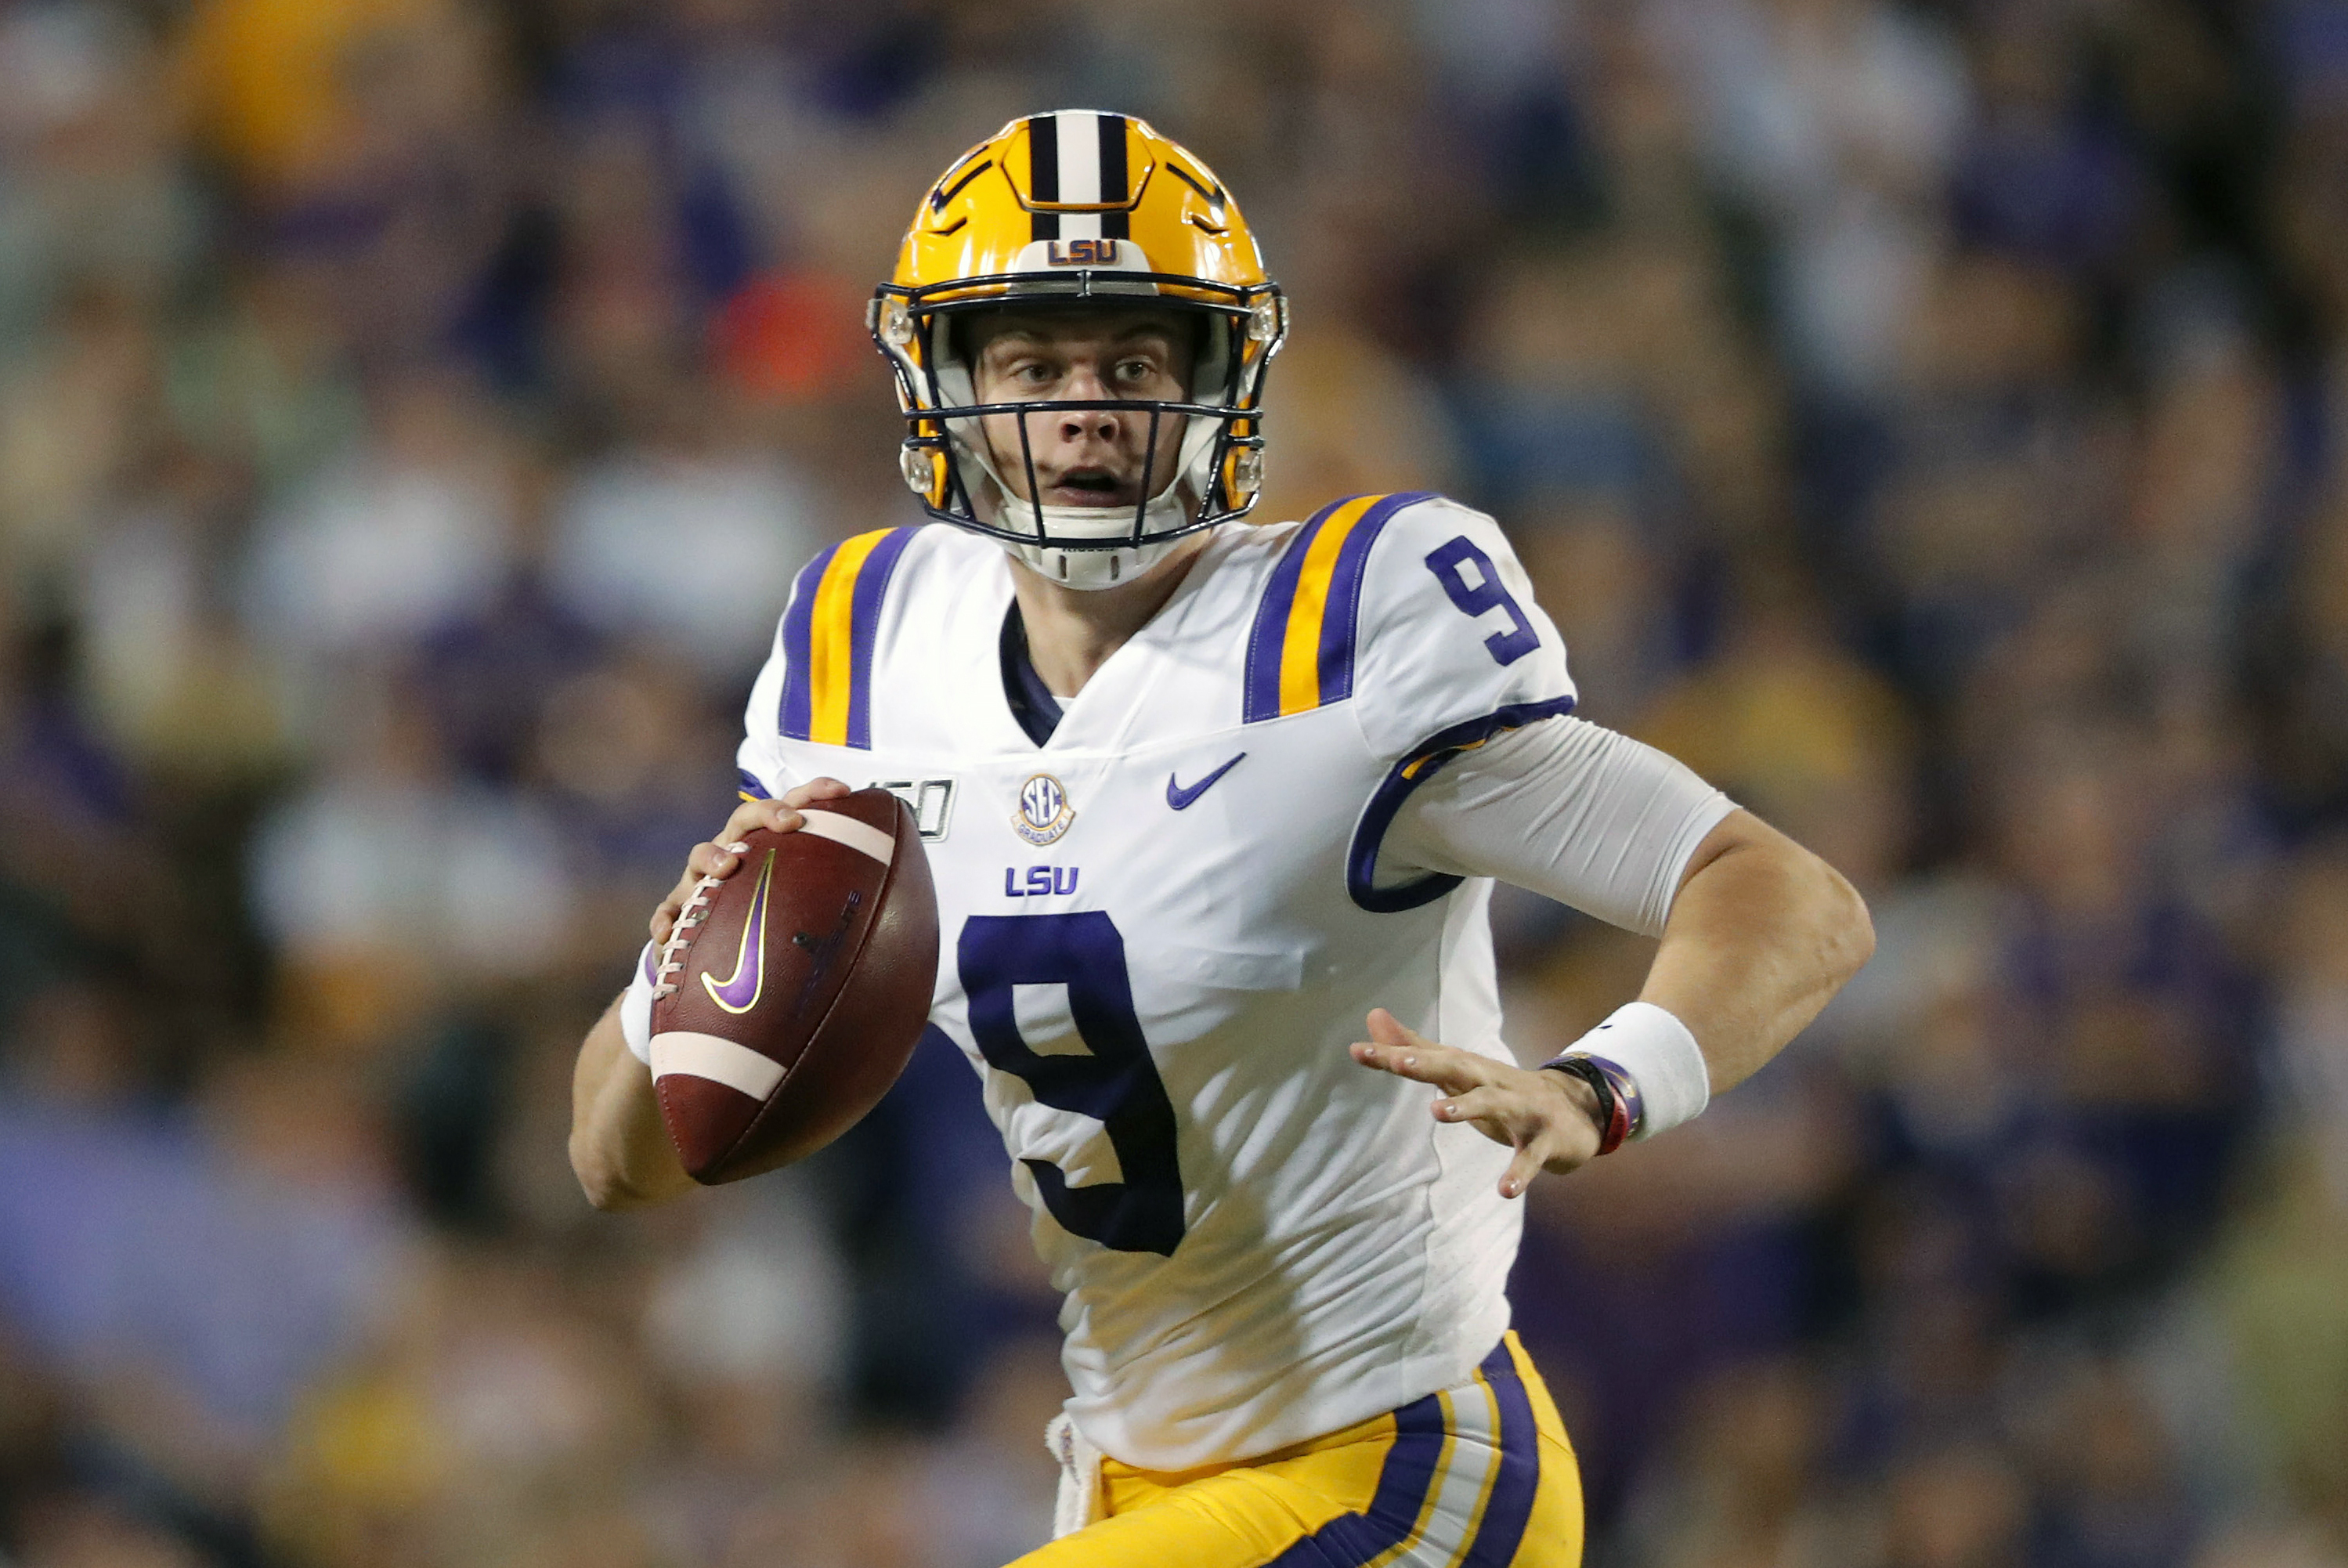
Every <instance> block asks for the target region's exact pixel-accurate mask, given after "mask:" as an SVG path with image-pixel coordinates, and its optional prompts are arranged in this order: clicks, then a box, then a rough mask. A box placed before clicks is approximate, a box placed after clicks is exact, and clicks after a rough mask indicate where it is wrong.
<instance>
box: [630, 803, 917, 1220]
mask: <svg viewBox="0 0 2348 1568" xmlns="http://www.w3.org/2000/svg"><path fill="white" fill-rule="evenodd" d="M800 814H801V815H802V816H803V817H804V818H805V819H806V821H807V825H806V826H805V827H803V828H801V829H799V830H798V831H796V832H789V833H774V832H768V831H767V830H765V829H759V830H756V831H754V832H752V833H750V834H749V835H748V837H747V840H746V842H747V843H748V845H749V851H748V853H747V854H745V855H744V856H743V857H742V863H741V865H740V866H739V867H738V868H737V869H736V871H735V872H734V874H733V875H732V876H730V877H728V878H726V880H725V881H724V882H713V881H711V880H710V879H708V878H706V877H705V878H703V879H702V882H701V884H700V886H699V887H698V888H696V889H695V892H694V893H693V895H692V897H691V898H690V899H689V900H688V901H687V903H686V905H685V913H684V917H683V920H682V921H681V923H680V924H679V927H678V931H677V934H676V935H675V936H674V937H672V938H671V939H670V942H669V944H668V946H667V947H666V948H664V950H663V953H662V957H661V962H662V965H663V974H662V980H663V985H662V987H661V989H659V990H657V991H655V992H654V1001H653V1053H652V1054H653V1082H654V1092H655V1093H656V1094H657V1095H658V1096H659V1099H660V1108H661V1119H662V1120H663V1121H664V1122H665V1123H666V1124H667V1126H668V1135H669V1139H670V1141H672V1142H674V1143H675V1145H676V1151H677V1156H678V1158H679V1159H680V1160H682V1161H684V1163H685V1171H687V1172H688V1173H689V1174H691V1176H692V1177H693V1179H694V1180H695V1181H703V1182H707V1183H710V1184H713V1185H714V1184H716V1183H717V1182H721V1181H740V1180H741V1179H742V1178H743V1177H745V1176H755V1175H757V1174H758V1173H759V1172H760V1171H772V1170H773V1169H775V1168H776V1167H777V1166H778V1165H787V1164H788V1163H790V1162H791V1161H794V1160H798V1159H803V1158H804V1157H806V1156H807V1155H808V1154H812V1153H813V1152H815V1150H819V1149H820V1148H822V1147H823V1146H824V1145H825V1144H827V1143H829V1142H830V1141H831V1140H833V1139H835V1138H837V1137H839V1135H840V1134H841V1133H843V1132H845V1131H847V1130H848V1129H849V1128H850V1127H851V1126H853V1125H854V1124H855V1123H856V1121H857V1120H858V1119H860V1118H861V1117H862V1116H863V1115H864V1113H865V1112H867V1111H869V1110H870V1109H872V1108H873V1106H875V1105H877V1104H878V1103H880V1097H881V1096H882V1095H884V1094H886V1093H887V1092H888V1091H889V1086H890V1085H891V1084H892V1083H895V1082H896V1081H897V1075H898V1074H899V1073H901V1072H902V1071H904V1068H905V1063H906V1061H907V1060H908V1059H909V1058H911V1056H912V1054H913V1047H914V1045H915V1044H916V1043H917V1042H919V1040H920V1039H921V1037H922V1026H923V1025H924V1024H925V1023H927V1021H928V1019H929V1016H930V993H931V990H932V986H934V985H935V984H936V982H937V973H938V904H937V895H936V893H935V892H934V891H933V890H932V887H931V885H930V862H929V858H928V856H927V854H926V853H925V852H924V851H923V850H922V836H921V830H920V829H919V828H918V827H916V826H915V824H914V820H913V813H912V810H911V808H909V807H907V806H906V805H905V803H904V802H903V801H901V800H900V799H897V798H896V797H895V796H894V795H891V794H890V793H889V792H888V791H887V790H886V789H860V790H858V791H857V792H856V793H854V794H852V795H844V796H842V797H840V798H839V799H836V800H822V801H819V802H817V803H816V804H814V805H811V806H809V807H808V808H807V809H806V810H803V811H802V812H801V813H800ZM672 966H674V967H672Z"/></svg>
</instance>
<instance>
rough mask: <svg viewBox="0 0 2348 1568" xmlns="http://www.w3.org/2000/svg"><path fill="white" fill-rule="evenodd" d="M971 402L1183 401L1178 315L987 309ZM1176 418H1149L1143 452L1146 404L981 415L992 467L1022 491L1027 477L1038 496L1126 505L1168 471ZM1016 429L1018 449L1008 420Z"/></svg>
mask: <svg viewBox="0 0 2348 1568" xmlns="http://www.w3.org/2000/svg"><path fill="white" fill-rule="evenodd" d="M973 373H974V379H975V381H976V383H977V390H978V398H979V401H980V402H982V403H1025V402H1057V401H1081V400H1085V399H1091V398H1103V399H1106V398H1129V399H1133V400H1136V401H1151V402H1169V403H1179V402H1185V401H1187V400H1188V399H1189V389H1190V339H1189V334H1188V333H1187V332H1186V331H1185V330H1184V329H1183V327H1182V325H1181V324H1180V323H1179V322H1178V321H1175V320H1171V319H1169V317H1168V316H1167V315H1164V314H1163V313H1160V312H1155V311H1114V312H1110V311H1103V312H1091V311H1082V312H1076V311H1072V312H1066V313H1060V314H1052V313H1045V312H1037V313H1035V314H1034V315H1004V316H1001V317H999V318H996V319H995V320H994V322H993V323H991V324H990V325H989V327H988V328H987V329H986V330H985V336H984V338H983V342H982V343H981V345H980V346H979V348H978V354H977V359H976V362H975V364H974V366H973ZM1187 423H1188V421H1187V420H1184V419H1182V418H1177V417H1168V418H1160V419H1159V421H1158V439H1157V444H1156V449H1155V450H1152V449H1151V447H1150V438H1149V435H1150V432H1149V426H1150V418H1149V415H1148V411H1147V410H1134V409H1125V408H1087V409H1060V410H1055V411H1050V412H1039V413H1035V414H991V415H989V416H987V417H986V419H985V431H986V439H987V444H988V445H989V446H990V447H991V448H992V449H993V456H994V471H995V472H997V473H999V474H1001V475H1002V476H1003V479H1004V483H1005V484H1007V485H1008V486H1009V487H1010V488H1011V490H1012V492H1013V493H1014V495H1016V496H1017V497H1018V498H1019V499H1020V500H1036V499H1038V498H1037V497H1035V496H1034V495H1032V494H1031V493H1030V492H1029V487H1028V480H1027V471H1028V463H1029V459H1031V458H1032V459H1033V462H1034V466H1035V485H1036V487H1037V488H1039V489H1040V490H1042V492H1043V494H1042V496H1041V500H1043V502H1044V504H1045V505H1046V506H1097V507H1118V506H1122V507H1132V506H1136V505H1138V504H1139V503H1140V502H1141V501H1142V500H1145V499H1146V498H1145V497H1144V496H1143V494H1142V481H1143V479H1144V477H1145V476H1144V470H1145V469H1147V470H1148V473H1147V478H1148V486H1149V490H1150V492H1151V493H1152V494H1155V493H1156V492H1158V491H1159V490H1164V489H1165V488H1166V486H1167V483H1168V481H1169V480H1171V479H1172V478H1173V477H1174V466H1175V461H1176V458H1177V456H1178V454H1179V449H1180V448H1181V444H1182V429H1183V427H1184V425H1186V424H1187ZM1022 424H1025V427H1026V451H1025V453H1023V452H1022V450H1021V441H1020V427H1021V425H1022Z"/></svg>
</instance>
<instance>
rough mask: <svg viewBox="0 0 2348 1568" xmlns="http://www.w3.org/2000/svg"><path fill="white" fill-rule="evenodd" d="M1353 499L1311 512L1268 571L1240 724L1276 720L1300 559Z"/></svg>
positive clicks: (1251, 642)
mask: <svg viewBox="0 0 2348 1568" xmlns="http://www.w3.org/2000/svg"><path fill="white" fill-rule="evenodd" d="M1349 500H1354V497H1352V496H1344V497H1342V498H1341V499H1339V500H1333V501H1331V502H1330V503H1329V504H1328V505H1327V506H1324V507H1323V508H1322V509H1321V510H1320V511H1316V512H1314V513H1313V516H1312V518H1311V520H1310V521H1307V522H1306V523H1305V525H1304V526H1303V528H1301V529H1298V530H1297V531H1296V537H1295V538H1293V539H1292V540H1290V541H1289V542H1288V549H1287V551H1286V552H1283V553H1282V556H1281V558H1280V561H1279V562H1278V564H1276V565H1274V566H1273V567H1272V581H1271V582H1269V583H1265V584H1264V589H1263V599H1262V602H1261V603H1258V604H1257V605H1256V607H1255V625H1254V627H1253V629H1252V630H1251V631H1250V632H1249V633H1248V649H1247V676H1246V681H1245V684H1244V686H1243V688H1242V690H1243V696H1242V697H1241V713H1240V721H1241V723H1243V724H1253V723H1255V722H1256V721H1257V720H1258V719H1262V718H1278V717H1280V654H1281V647H1282V643H1283V642H1284V641H1285V639H1286V636H1287V633H1288V613H1289V611H1290V610H1291V609H1292V608H1293V607H1294V606H1295V603H1296V583H1297V580H1298V579H1299V578H1301V577H1303V574H1304V558H1305V556H1306V555H1308V554H1310V553H1311V552H1312V550H1313V536H1314V535H1315V534H1317V533H1319V532H1320V531H1321V526H1322V524H1323V523H1325V522H1327V521H1329V517H1330V514H1331V513H1333V512H1334V511H1336V510H1337V509H1338V508H1339V507H1341V506H1343V505H1344V504H1345V502H1346V501H1349Z"/></svg>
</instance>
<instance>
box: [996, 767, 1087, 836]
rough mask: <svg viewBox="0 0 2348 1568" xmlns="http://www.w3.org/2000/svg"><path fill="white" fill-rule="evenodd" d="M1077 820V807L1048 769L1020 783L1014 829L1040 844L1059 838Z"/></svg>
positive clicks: (1012, 822)
mask: <svg viewBox="0 0 2348 1568" xmlns="http://www.w3.org/2000/svg"><path fill="white" fill-rule="evenodd" d="M1075 821H1076V809H1075V808H1074V807H1072V806H1070V805H1069V804H1068V792H1067V791H1066V789H1062V788H1061V787H1060V781H1059V780H1058V779H1055V778H1053V777H1052V776H1051V775H1050V774H1049V773H1038V774H1036V775H1035V777H1034V778H1032V779H1028V780H1027V782H1026V783H1025V784H1022V785H1021V786H1019V810H1018V811H1017V813H1016V814H1014V816H1013V817H1012V819H1011V830H1012V831H1013V832H1014V833H1016V834H1018V835H1019V836H1020V837H1021V838H1023V839H1025V840H1026V841H1028V842H1029V843H1031V844H1035V845H1037V846H1041V845H1044V844H1055V843H1057V842H1059V841H1060V835H1061V834H1063V833H1065V832H1066V831H1067V830H1068V828H1069V825H1070V824H1071V823H1073V822H1075Z"/></svg>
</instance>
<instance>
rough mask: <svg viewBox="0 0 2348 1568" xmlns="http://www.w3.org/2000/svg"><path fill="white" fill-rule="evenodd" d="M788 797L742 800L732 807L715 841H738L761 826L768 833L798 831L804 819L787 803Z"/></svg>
mask: <svg viewBox="0 0 2348 1568" xmlns="http://www.w3.org/2000/svg"><path fill="white" fill-rule="evenodd" d="M792 793H793V794H796V793H798V791H797V790H794V791H792ZM788 799H789V797H788V796H786V797H785V798H784V799H781V800H745V801H743V802H742V803H741V804H740V805H738V806H736V807H735V808H734V814H733V815H732V816H730V817H728V818H726V826H725V828H724V829H723V830H720V831H719V832H718V834H717V838H716V842H718V843H720V844H732V843H738V842H739V841H741V840H742V839H743V838H744V837H745V836H747V835H748V834H750V833H754V832H756V831H757V830H759V829H761V828H764V829H765V830H767V831H768V832H770V833H789V832H796V831H798V827H799V824H800V823H801V822H802V821H803V820H805V819H804V818H802V817H801V816H800V815H799V814H798V811H797V810H794V809H793V808H792V807H791V806H790V805H788V803H787V802H788Z"/></svg>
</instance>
